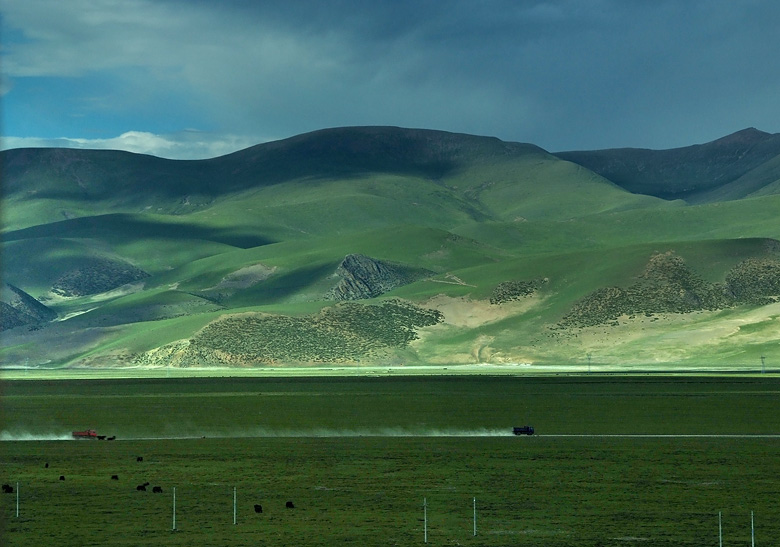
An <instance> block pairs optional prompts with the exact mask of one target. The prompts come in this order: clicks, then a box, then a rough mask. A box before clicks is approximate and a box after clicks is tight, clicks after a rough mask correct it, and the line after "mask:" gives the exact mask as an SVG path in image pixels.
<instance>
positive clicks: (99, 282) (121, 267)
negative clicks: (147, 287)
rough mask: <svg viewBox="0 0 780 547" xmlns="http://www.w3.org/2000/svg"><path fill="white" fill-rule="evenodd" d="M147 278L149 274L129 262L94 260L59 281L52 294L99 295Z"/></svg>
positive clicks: (68, 273) (88, 261)
mask: <svg viewBox="0 0 780 547" xmlns="http://www.w3.org/2000/svg"><path fill="white" fill-rule="evenodd" d="M146 277H149V274H148V273H146V272H145V271H143V270H142V269H140V268H137V267H135V266H133V265H132V264H130V263H128V262H124V261H121V260H110V259H105V258H94V259H91V260H87V261H85V262H84V263H83V264H82V265H80V266H79V267H78V268H76V269H74V270H71V271H69V272H67V273H66V274H64V275H63V276H61V277H60V278H59V279H57V281H55V282H54V284H53V285H52V288H51V292H53V293H55V294H59V295H60V296H86V295H89V294H99V293H102V292H106V291H110V290H112V289H116V288H117V287H121V286H122V285H125V284H126V283H132V282H134V281H139V280H141V279H144V278H146Z"/></svg>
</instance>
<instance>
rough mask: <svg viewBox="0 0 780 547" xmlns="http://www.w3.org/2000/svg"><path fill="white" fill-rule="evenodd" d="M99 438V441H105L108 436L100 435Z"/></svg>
mask: <svg viewBox="0 0 780 547" xmlns="http://www.w3.org/2000/svg"><path fill="white" fill-rule="evenodd" d="M97 438H98V440H99V441H105V440H106V436H105V435H98V436H97Z"/></svg>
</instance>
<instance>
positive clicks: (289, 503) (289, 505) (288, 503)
mask: <svg viewBox="0 0 780 547" xmlns="http://www.w3.org/2000/svg"><path fill="white" fill-rule="evenodd" d="M284 506H285V507H287V509H295V504H294V503H293V502H291V501H288V502H287V503H285V504H284Z"/></svg>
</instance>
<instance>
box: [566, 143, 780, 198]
mask: <svg viewBox="0 0 780 547" xmlns="http://www.w3.org/2000/svg"><path fill="white" fill-rule="evenodd" d="M556 156H558V157H559V158H561V159H565V160H568V161H572V162H574V163H577V164H579V165H582V166H583V167H586V168H588V169H590V170H591V171H594V172H596V173H598V174H599V175H601V176H603V177H604V178H606V179H609V180H611V181H612V182H614V183H615V184H617V185H619V186H621V187H622V188H625V189H626V190H628V191H629V192H633V193H637V194H647V195H653V196H657V197H660V198H663V199H684V200H686V201H689V202H692V203H701V202H711V201H719V200H726V199H740V198H744V197H748V196H750V195H752V194H756V193H761V192H762V190H763V189H769V187H770V186H772V185H773V189H771V190H768V191H771V193H777V181H778V180H780V134H770V133H765V132H763V131H759V130H757V129H755V128H749V129H743V130H742V131H738V132H736V133H733V134H731V135H728V136H726V137H723V138H720V139H717V140H715V141H712V142H708V143H705V144H698V145H694V146H687V147H684V148H673V149H669V150H646V149H639V148H616V149H610V150H594V151H573V152H559V153H557V154H556Z"/></svg>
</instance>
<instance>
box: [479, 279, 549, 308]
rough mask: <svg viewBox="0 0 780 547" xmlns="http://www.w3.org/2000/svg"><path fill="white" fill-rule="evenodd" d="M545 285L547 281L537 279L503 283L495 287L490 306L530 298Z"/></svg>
mask: <svg viewBox="0 0 780 547" xmlns="http://www.w3.org/2000/svg"><path fill="white" fill-rule="evenodd" d="M545 283H547V279H542V278H537V279H532V280H530V281H504V282H502V283H499V284H498V285H496V288H495V289H493V294H492V295H491V296H490V303H491V304H503V303H504V302H512V301H513V300H520V299H521V298H524V297H526V296H530V295H532V294H533V293H535V292H536V291H538V290H539V289H541V288H542V285H544V284H545Z"/></svg>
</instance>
